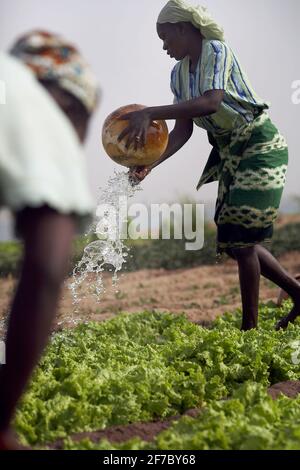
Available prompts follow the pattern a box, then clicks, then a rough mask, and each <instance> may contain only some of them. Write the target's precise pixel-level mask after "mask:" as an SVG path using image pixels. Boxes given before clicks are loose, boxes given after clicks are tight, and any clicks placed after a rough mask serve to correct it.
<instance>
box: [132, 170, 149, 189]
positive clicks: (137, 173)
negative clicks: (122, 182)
mask: <svg viewBox="0 0 300 470" xmlns="http://www.w3.org/2000/svg"><path fill="white" fill-rule="evenodd" d="M151 170H152V168H151V167H150V166H133V167H131V168H130V169H129V173H128V176H129V181H130V183H131V184H132V185H133V186H136V185H138V184H140V183H141V181H143V179H145V178H146V176H147V175H149V173H150V172H151Z"/></svg>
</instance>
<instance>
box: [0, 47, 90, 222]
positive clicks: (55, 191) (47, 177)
mask: <svg viewBox="0 0 300 470" xmlns="http://www.w3.org/2000/svg"><path fill="white" fill-rule="evenodd" d="M0 89H1V91H2V93H1V96H0V100H1V101H0V206H5V207H8V208H10V209H11V210H12V211H13V212H19V211H20V210H22V209H24V208H27V207H32V208H36V207H41V206H43V205H47V206H49V207H51V208H53V209H55V210H57V211H58V212H60V213H63V214H74V215H75V216H77V218H78V221H79V222H80V223H81V226H82V222H84V221H86V220H87V218H89V216H90V215H91V213H92V211H93V208H94V201H93V198H92V196H91V193H90V190H89V187H88V182H87V170H86V162H85V158H84V154H83V149H82V146H81V143H80V141H79V139H78V137H77V134H76V132H75V130H74V128H73V126H72V124H71V122H70V121H69V120H68V118H67V117H66V116H65V115H64V113H63V111H62V110H61V109H60V108H59V106H58V105H57V104H56V102H55V101H54V99H52V98H51V96H50V95H49V93H48V92H47V91H46V89H44V88H43V86H42V85H40V84H39V83H38V81H37V80H36V78H35V77H34V75H33V73H32V72H31V70H30V69H29V68H28V67H26V66H25V65H23V64H22V63H21V62H19V61H18V60H16V59H15V58H13V57H11V56H9V55H8V54H4V53H0Z"/></svg>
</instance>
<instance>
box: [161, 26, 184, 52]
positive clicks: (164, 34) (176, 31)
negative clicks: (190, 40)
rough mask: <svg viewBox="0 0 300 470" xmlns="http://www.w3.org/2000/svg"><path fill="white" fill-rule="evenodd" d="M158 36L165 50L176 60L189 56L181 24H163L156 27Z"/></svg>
mask: <svg viewBox="0 0 300 470" xmlns="http://www.w3.org/2000/svg"><path fill="white" fill-rule="evenodd" d="M156 30H157V34H158V36H159V37H160V39H161V40H162V41H163V49H164V51H167V54H168V55H169V56H170V57H171V58H174V59H176V60H182V59H184V58H185V57H186V56H187V55H188V44H187V41H186V39H187V38H186V35H185V34H184V33H185V31H184V28H183V27H182V25H181V23H176V24H172V23H163V24H157V25H156Z"/></svg>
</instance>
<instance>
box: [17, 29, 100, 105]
mask: <svg viewBox="0 0 300 470" xmlns="http://www.w3.org/2000/svg"><path fill="white" fill-rule="evenodd" d="M10 53H11V54H12V55H13V56H15V57H17V58H18V59H20V60H21V61H22V62H24V63H25V64H26V65H27V66H28V67H30V68H31V69H32V70H33V72H34V73H35V75H36V76H37V78H38V79H40V80H53V81H55V82H56V83H57V84H58V86H59V87H60V88H62V89H64V90H66V91H68V92H69V93H71V94H72V95H73V96H75V97H76V98H77V99H78V100H79V101H80V102H81V103H82V104H83V106H84V107H85V108H86V110H87V111H88V113H90V114H91V113H92V112H93V111H94V109H95V108H96V106H97V101H98V93H99V88H98V84H97V80H96V77H95V76H94V74H93V72H92V70H91V68H90V66H89V65H88V64H87V63H86V62H85V60H84V59H83V57H82V56H81V54H80V53H79V51H78V50H77V49H76V47H75V46H74V45H72V44H70V43H69V42H67V41H66V40H65V39H63V38H61V37H60V36H58V35H56V34H52V33H49V32H45V31H32V32H29V33H28V34H26V35H24V36H22V37H21V38H20V39H18V40H17V42H16V43H15V44H14V45H13V47H12V48H11V50H10Z"/></svg>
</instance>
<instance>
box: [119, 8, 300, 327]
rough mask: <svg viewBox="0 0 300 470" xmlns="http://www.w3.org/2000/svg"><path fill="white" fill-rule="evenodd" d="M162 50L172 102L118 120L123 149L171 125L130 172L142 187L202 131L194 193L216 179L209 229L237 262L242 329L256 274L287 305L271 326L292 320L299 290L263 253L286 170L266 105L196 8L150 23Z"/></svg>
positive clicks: (247, 323)
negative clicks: (159, 122)
mask: <svg viewBox="0 0 300 470" xmlns="http://www.w3.org/2000/svg"><path fill="white" fill-rule="evenodd" d="M157 34H158V36H159V37H160V39H161V40H162V41H163V49H164V51H166V53H167V54H168V55H169V56H170V57H171V58H172V57H173V58H175V59H176V60H177V64H176V65H175V67H174V69H173V70H172V73H171V89H172V92H173V94H174V104H173V105H169V106H155V107H148V108H146V109H143V110H141V111H137V112H134V113H130V114H128V115H126V116H124V119H128V120H129V125H128V127H127V128H126V129H125V130H124V131H123V132H122V133H121V134H120V136H119V139H120V140H122V139H125V140H126V145H127V146H128V147H129V146H130V145H134V146H135V147H142V146H143V145H144V143H145V135H146V131H147V129H148V127H149V125H150V123H151V121H152V120H156V119H175V120H176V124H175V127H174V129H173V131H172V132H171V133H170V139H169V144H168V147H167V149H166V151H165V153H164V154H163V155H162V157H161V159H160V160H159V161H158V162H157V163H155V164H153V165H152V166H150V167H136V168H134V169H133V170H132V171H131V178H133V179H135V181H137V182H140V181H142V180H143V179H144V178H145V177H146V176H147V175H148V174H149V173H150V171H151V170H152V169H153V168H155V167H156V166H158V165H159V164H161V163H162V162H164V161H165V160H167V159H168V158H170V157H171V156H172V155H174V154H175V153H176V152H177V151H178V150H180V149H181V147H182V146H183V145H184V144H185V143H186V142H187V141H188V140H189V138H190V137H191V135H192V133H193V128H194V125H196V126H197V127H201V128H203V129H204V130H206V131H207V132H208V137H209V141H210V143H211V144H212V146H213V148H212V151H211V154H210V156H209V159H208V161H207V163H206V166H205V169H204V171H203V174H202V176H201V178H200V181H199V183H198V186H197V189H200V188H201V187H202V186H203V185H204V184H207V183H210V182H212V181H219V189H218V197H217V202H216V211H215V223H216V225H217V251H218V253H222V252H225V253H227V254H228V255H229V256H230V257H232V258H234V259H235V260H236V261H237V264H238V268H239V280H240V289H241V297H242V305H243V320H242V325H241V328H242V330H249V329H251V328H255V327H256V326H257V321H258V302H259V281H260V275H261V274H262V275H263V276H264V277H266V278H267V279H269V280H271V281H272V282H274V283H275V284H277V285H278V286H280V287H281V288H282V289H284V290H285V291H286V292H287V293H288V294H289V295H290V296H291V298H292V300H293V303H294V306H293V308H292V310H291V312H290V313H289V315H288V316H287V317H285V318H283V319H282V320H281V321H280V322H279V323H278V324H277V328H284V327H286V326H287V325H288V323H289V322H293V321H294V320H295V319H296V317H297V316H298V314H300V285H299V284H298V282H297V281H296V280H295V279H293V277H291V276H290V275H289V274H288V273H287V272H286V271H285V270H284V269H283V268H282V267H281V266H280V264H279V263H278V261H277V260H276V259H275V258H274V257H273V256H272V255H271V253H270V252H269V251H268V250H267V249H266V248H264V247H263V246H262V245H261V243H262V242H266V241H270V240H271V238H272V234H273V224H274V222H275V220H276V217H277V211H278V208H279V204H280V200H281V196H282V192H283V188H284V184H285V175H286V170H287V164H288V148H287V144H286V141H285V139H284V138H283V137H282V135H281V134H280V133H279V131H278V130H277V128H276V127H275V125H274V124H273V123H272V121H271V119H270V117H269V115H268V113H267V111H266V110H267V109H268V105H267V104H266V103H265V101H263V100H262V99H261V98H259V97H258V96H257V94H256V93H255V91H254V90H253V88H252V86H251V84H250V82H249V80H248V78H247V76H246V74H245V73H244V71H243V69H242V67H241V65H240V62H239V61H238V59H237V57H236V55H235V54H234V52H233V51H232V50H231V48H230V47H229V46H228V44H227V43H226V42H225V38H224V33H223V30H222V28H221V27H220V26H219V25H218V24H217V23H216V22H215V21H214V20H213V19H212V18H211V16H210V15H209V14H208V12H207V10H206V9H205V8H203V7H200V6H199V7H196V8H195V7H193V6H191V5H189V4H188V3H186V2H184V1H182V0H171V1H169V2H168V3H167V4H166V6H165V7H164V8H163V9H162V11H161V12H160V14H159V16H158V20H157Z"/></svg>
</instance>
